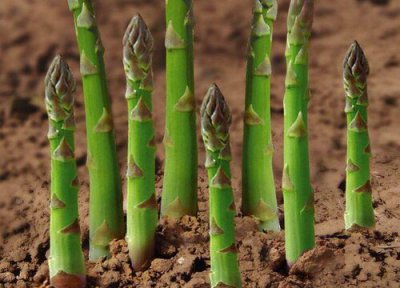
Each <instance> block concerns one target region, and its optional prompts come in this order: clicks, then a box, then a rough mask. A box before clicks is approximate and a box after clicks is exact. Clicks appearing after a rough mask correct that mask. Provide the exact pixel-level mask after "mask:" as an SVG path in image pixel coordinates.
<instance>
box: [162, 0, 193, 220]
mask: <svg viewBox="0 0 400 288" xmlns="http://www.w3.org/2000/svg"><path fill="white" fill-rule="evenodd" d="M192 13H193V11H192V0H167V1H166V22H167V32H166V36H165V47H166V50H167V72H166V73H167V103H166V128H165V136H164V147H165V174H164V188H163V195H162V200H161V214H162V215H163V216H169V217H173V218H179V217H181V216H183V215H196V213H197V139H196V113H195V97H194V80H193V14H192Z"/></svg>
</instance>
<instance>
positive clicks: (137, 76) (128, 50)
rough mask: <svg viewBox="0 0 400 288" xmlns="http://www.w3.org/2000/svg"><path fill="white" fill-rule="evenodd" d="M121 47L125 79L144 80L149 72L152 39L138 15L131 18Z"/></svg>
mask: <svg viewBox="0 0 400 288" xmlns="http://www.w3.org/2000/svg"><path fill="white" fill-rule="evenodd" d="M123 47H124V49H123V50H124V60H123V62H124V66H125V71H126V74H127V77H128V78H129V79H131V80H133V81H136V80H143V79H145V78H146V76H148V74H149V71H150V70H151V62H152V61H151V53H152V52H153V37H152V35H151V33H150V30H149V28H148V27H147V25H146V23H145V22H144V20H143V18H142V16H141V15H140V14H136V15H135V16H133V17H132V20H131V22H130V23H129V25H128V27H127V29H126V32H125V35H124V38H123ZM150 74H151V73H150Z"/></svg>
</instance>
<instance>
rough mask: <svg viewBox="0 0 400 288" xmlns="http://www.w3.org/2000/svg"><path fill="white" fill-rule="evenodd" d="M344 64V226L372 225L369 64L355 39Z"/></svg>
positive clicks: (350, 227)
mask: <svg viewBox="0 0 400 288" xmlns="http://www.w3.org/2000/svg"><path fill="white" fill-rule="evenodd" d="M343 66H344V67H343V79H344V89H345V94H346V108H345V112H346V115H347V169H346V212H345V217H344V218H345V226H346V229H356V228H373V227H374V226H375V216H374V209H373V207H372V191H371V184H370V167H369V164H370V163H369V162H370V158H371V148H370V143H369V137H368V127H367V120H368V119H367V118H368V116H367V107H368V91H367V78H368V74H369V65H368V61H367V58H366V57H365V55H364V52H363V50H362V49H361V47H360V45H358V43H357V42H354V43H353V44H352V45H351V47H350V49H349V51H348V53H347V55H346V58H345V60H344V65H343Z"/></svg>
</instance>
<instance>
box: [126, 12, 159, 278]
mask: <svg viewBox="0 0 400 288" xmlns="http://www.w3.org/2000/svg"><path fill="white" fill-rule="evenodd" d="M123 45H124V60H123V62H124V67H125V75H126V81H127V90H126V95H125V96H126V99H127V102H128V111H129V132H128V170H127V175H126V176H127V197H128V206H127V235H126V239H127V242H128V249H129V256H130V258H131V261H132V264H133V268H134V269H135V270H136V271H142V270H144V269H146V268H147V267H148V266H149V264H150V261H151V258H152V257H153V254H154V241H155V232H156V228H157V220H158V211H157V202H156V195H155V143H154V127H153V120H152V118H151V107H152V101H151V94H152V90H153V83H152V82H153V71H152V52H153V37H152V35H151V33H150V31H149V29H148V28H147V26H146V24H145V22H144V21H143V19H142V17H141V16H140V15H136V16H134V17H133V18H132V20H131V22H130V24H129V26H128V28H127V30H126V32H125V36H124V40H123Z"/></svg>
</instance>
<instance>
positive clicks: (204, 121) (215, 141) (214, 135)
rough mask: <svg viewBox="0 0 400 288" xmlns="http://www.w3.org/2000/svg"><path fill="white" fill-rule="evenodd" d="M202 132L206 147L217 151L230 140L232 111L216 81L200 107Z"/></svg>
mask: <svg viewBox="0 0 400 288" xmlns="http://www.w3.org/2000/svg"><path fill="white" fill-rule="evenodd" d="M200 116H201V133H202V136H203V139H204V143H205V145H206V148H207V149H208V150H210V151H217V150H221V149H222V148H224V147H225V146H226V145H227V144H228V142H229V126H230V124H231V122H232V116H231V112H230V110H229V107H228V105H227V103H226V102H225V98H224V96H223V95H222V93H221V90H220V89H219V87H218V86H217V85H216V84H215V83H214V84H212V85H211V86H210V88H209V89H208V91H207V94H206V96H205V97H204V100H203V103H202V105H201V109H200Z"/></svg>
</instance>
